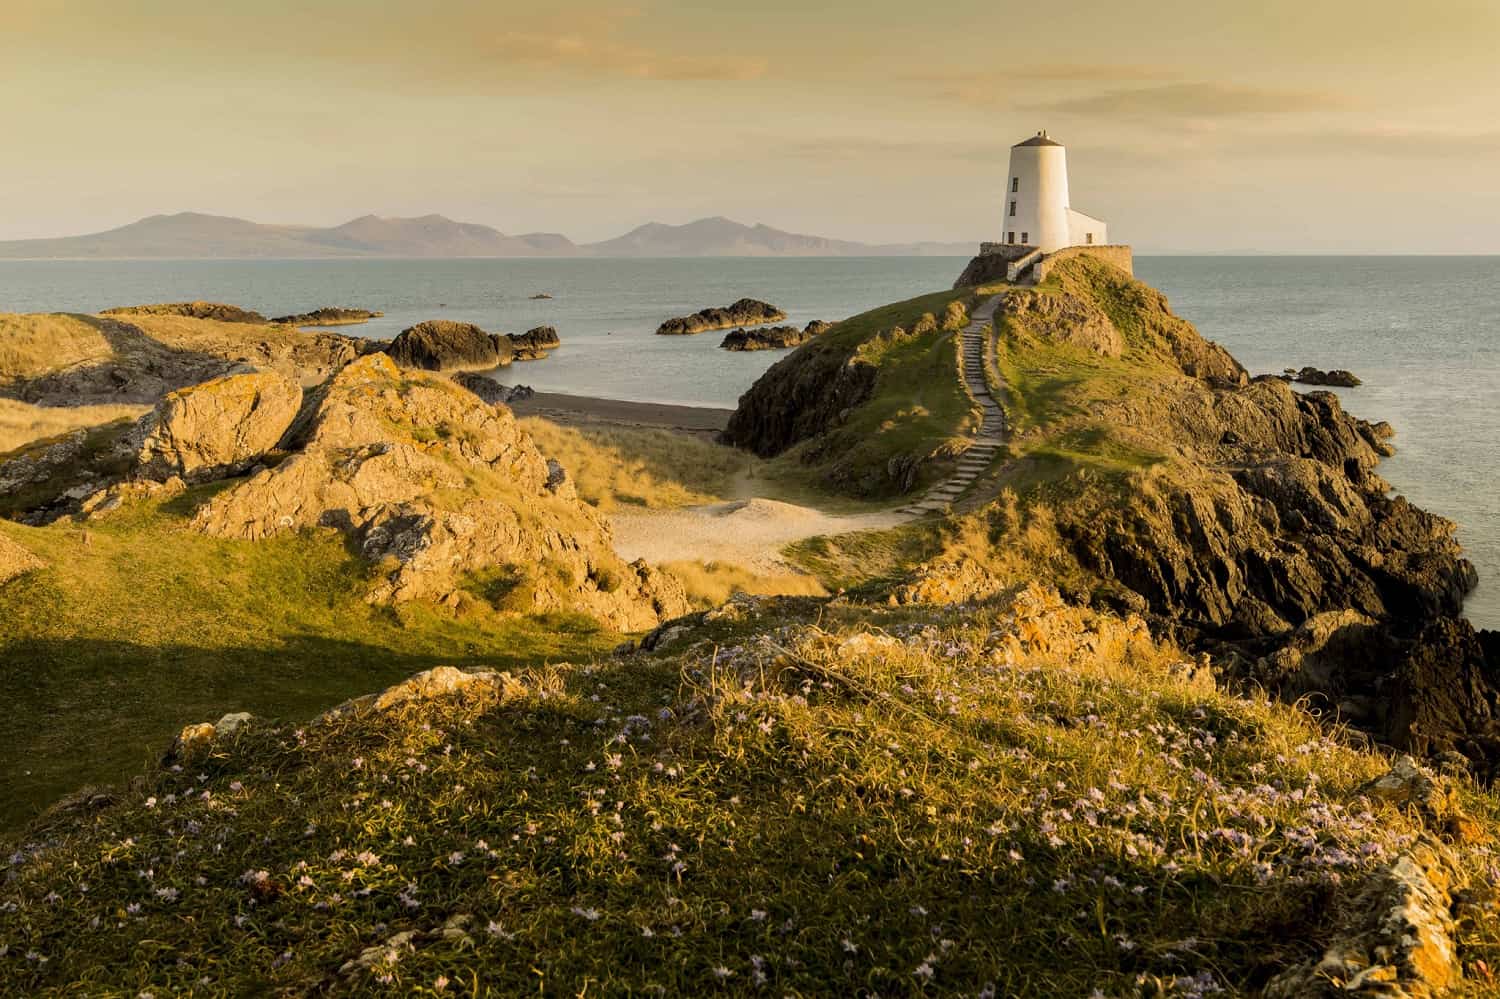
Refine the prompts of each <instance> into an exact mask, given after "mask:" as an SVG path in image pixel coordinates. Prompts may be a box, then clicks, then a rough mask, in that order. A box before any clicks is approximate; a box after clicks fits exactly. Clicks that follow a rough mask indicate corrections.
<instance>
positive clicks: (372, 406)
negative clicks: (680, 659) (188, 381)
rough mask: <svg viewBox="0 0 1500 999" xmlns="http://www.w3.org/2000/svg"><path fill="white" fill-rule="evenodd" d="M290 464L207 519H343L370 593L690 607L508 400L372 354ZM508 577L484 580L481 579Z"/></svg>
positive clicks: (341, 383) (599, 609)
mask: <svg viewBox="0 0 1500 999" xmlns="http://www.w3.org/2000/svg"><path fill="white" fill-rule="evenodd" d="M289 444H290V446H291V447H292V449H293V453H292V454H290V455H289V456H288V457H287V458H286V460H284V461H283V462H281V463H280V464H279V465H277V466H276V467H275V468H271V469H265V470H263V471H261V472H259V473H258V474H256V475H254V476H252V477H251V478H249V479H247V480H245V481H244V482H241V483H239V484H238V485H236V486H234V487H233V488H230V489H227V490H225V491H224V492H221V493H219V494H217V495H216V496H214V497H213V498H212V499H211V500H209V502H207V503H206V504H204V505H203V506H202V507H200V508H199V509H198V511H197V512H196V514H195V515H194V519H193V526H194V528H195V529H197V530H199V531H202V532H204V533H207V534H212V535H216V536H220V537H236V538H247V539H255V538H262V537H266V536H269V535H272V534H275V533H278V532H280V531H286V530H295V529H298V528H307V527H333V528H336V529H338V530H340V531H343V532H345V533H346V534H348V535H349V536H350V539H351V543H352V544H353V545H354V547H355V548H356V550H358V551H359V552H360V553H361V554H362V555H363V556H364V557H365V558H366V559H367V560H368V561H369V562H370V563H371V564H372V566H374V567H375V570H376V571H375V574H374V578H373V581H372V583H371V586H370V589H369V592H368V599H369V600H371V601H372V602H377V603H391V604H395V603H404V602H407V601H414V600H422V601H429V602H434V603H441V604H444V605H446V606H448V607H450V608H454V609H459V608H461V607H463V606H464V605H465V603H471V602H473V601H475V600H492V601H495V602H496V606H497V607H501V608H502V609H508V610H521V611H535V612H550V611H576V612H581V613H585V614H588V615H591V616H593V617H594V618H596V619H597V620H599V621H600V622H601V623H602V624H604V625H605V626H606V627H610V628H614V629H617V630H621V631H635V630H644V629H646V628H650V627H652V626H654V625H655V624H656V623H657V622H658V621H659V620H660V619H661V618H662V617H671V616H675V615H677V614H681V613H685V612H686V611H687V609H688V605H687V598H686V595H685V594H684V592H683V590H682V586H681V584H680V583H678V582H677V581H676V580H675V579H674V578H672V577H671V576H668V575H666V574H664V573H660V572H658V571H656V570H655V569H653V568H651V567H650V566H648V565H646V564H645V563H644V562H635V563H631V564H629V565H627V564H626V563H624V562H623V561H621V560H620V559H619V557H618V556H616V555H615V554H614V550H613V546H612V544H611V541H610V535H609V526H608V522H607V521H606V520H605V519H604V518H603V517H602V516H601V515H600V514H599V513H597V512H596V511H595V510H593V508H591V507H589V506H587V505H586V504H584V503H583V502H581V501H580V500H578V499H577V498H576V496H575V495H574V494H573V492H572V489H571V483H569V482H568V481H567V480H566V477H565V476H560V475H559V470H560V467H552V466H549V463H548V461H547V459H546V458H545V457H544V456H543V455H542V454H541V453H540V452H539V451H538V450H537V448H536V446H535V444H533V443H532V441H531V438H530V437H529V436H527V435H526V433H525V432H523V431H522V430H521V428H520V427H519V425H518V424H517V423H516V420H515V417H514V416H513V415H512V414H511V412H510V411H509V410H508V409H505V408H503V407H498V406H491V405H486V404H485V403H483V402H481V401H480V400H479V399H477V398H476V397H475V396H474V394H473V393H471V392H470V391H468V390H467V389H464V388H462V387H460V386H458V385H456V384H454V383H453V382H452V381H450V380H449V379H447V378H444V377H440V376H438V375H433V374H425V373H421V372H402V371H400V370H398V369H397V367H396V365H395V363H394V362H393V361H392V359H391V358H389V357H387V356H386V355H384V354H373V355H370V356H369V357H365V358H361V359H360V360H358V361H356V362H354V363H353V364H350V365H349V366H348V367H347V368H345V369H344V370H343V371H341V372H340V373H339V374H338V375H337V376H336V377H335V378H334V379H333V380H332V381H331V382H330V383H329V385H328V386H327V387H326V389H325V390H324V391H323V393H322V395H321V398H319V400H318V402H317V405H316V407H315V408H314V409H313V411H312V413H311V415H310V417H309V419H308V422H307V424H306V426H305V427H303V428H301V429H300V430H299V431H298V432H297V433H295V434H294V435H293V439H292V440H291V441H289ZM481 575H483V576H487V577H490V578H495V579H497V580H498V581H497V582H495V583H494V584H493V585H490V584H486V585H485V586H484V587H477V588H476V586H475V584H474V583H473V582H472V580H473V579H474V578H475V577H476V576H481Z"/></svg>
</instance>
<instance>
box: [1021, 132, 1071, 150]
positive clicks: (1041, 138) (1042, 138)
mask: <svg viewBox="0 0 1500 999" xmlns="http://www.w3.org/2000/svg"><path fill="white" fill-rule="evenodd" d="M1060 145H1062V143H1061V142H1058V141H1057V140H1055V139H1052V138H1049V137H1048V135H1047V130H1046V129H1043V130H1042V131H1040V132H1038V133H1036V134H1035V135H1033V136H1032V137H1031V138H1029V139H1027V140H1026V141H1025V142H1018V143H1016V144H1015V145H1014V146H1012V147H1011V148H1012V149H1019V148H1021V147H1022V146H1060Z"/></svg>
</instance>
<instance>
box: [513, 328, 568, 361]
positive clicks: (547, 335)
mask: <svg viewBox="0 0 1500 999" xmlns="http://www.w3.org/2000/svg"><path fill="white" fill-rule="evenodd" d="M507 336H508V337H509V339H510V345H511V350H512V352H513V355H514V357H515V359H516V360H517V361H539V360H541V359H542V358H544V357H546V356H547V351H549V350H556V349H557V348H558V347H560V346H562V340H561V339H560V338H559V337H558V335H557V330H555V329H553V328H552V327H551V326H538V327H536V328H535V329H529V330H527V331H526V332H525V333H521V334H516V333H510V334H507Z"/></svg>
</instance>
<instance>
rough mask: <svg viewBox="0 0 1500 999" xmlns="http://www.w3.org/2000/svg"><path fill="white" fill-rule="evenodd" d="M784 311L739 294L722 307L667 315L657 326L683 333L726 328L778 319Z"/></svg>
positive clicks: (669, 332) (663, 331) (665, 332)
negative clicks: (666, 318) (734, 300)
mask: <svg viewBox="0 0 1500 999" xmlns="http://www.w3.org/2000/svg"><path fill="white" fill-rule="evenodd" d="M785 318H786V313H785V312H783V311H781V310H780V309H778V308H777V307H776V306H774V305H771V304H769V303H767V302H761V301H757V300H756V299H753V298H742V299H740V300H739V301H738V302H735V303H734V304H733V305H730V306H727V307H725V308H722V309H702V310H700V311H698V312H695V313H693V314H692V315H690V316H678V317H677V318H676V319H668V320H667V321H666V322H664V323H662V324H661V325H660V326H658V327H657V328H656V332H657V333H659V334H661V335H663V336H682V335H685V334H690V333H704V332H707V331H708V330H727V329H731V328H733V327H735V326H760V325H764V324H765V323H775V322H780V321H781V320H783V319H785Z"/></svg>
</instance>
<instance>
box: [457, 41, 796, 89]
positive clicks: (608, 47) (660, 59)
mask: <svg viewBox="0 0 1500 999" xmlns="http://www.w3.org/2000/svg"><path fill="white" fill-rule="evenodd" d="M471 44H472V45H473V47H474V48H475V49H477V50H478V51H477V54H478V55H479V56H480V57H481V58H492V59H497V60H503V63H501V64H499V65H497V67H496V68H500V65H505V64H509V65H516V64H524V65H526V66H527V67H528V68H531V69H547V70H553V71H556V72H565V73H569V74H575V75H581V76H591V77H601V76H605V77H607V76H619V77H628V78H633V79H641V80H754V79H758V78H760V77H762V76H764V75H765V73H766V70H767V68H768V64H767V62H766V61H765V60H763V59H744V58H738V57H733V56H727V57H726V56H721V55H714V56H697V55H685V54H681V53H675V52H666V51H659V50H655V49H650V48H642V47H636V46H632V45H626V44H622V43H620V42H616V41H613V40H612V39H609V38H606V37H602V36H601V35H599V34H590V33H583V32H562V33H544V32H515V31H506V32H499V33H496V34H494V35H490V36H487V37H480V38H476V39H474V40H473V42H472V43H471Z"/></svg>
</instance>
